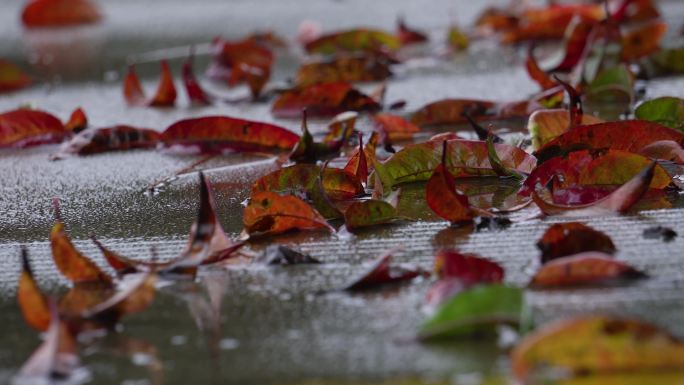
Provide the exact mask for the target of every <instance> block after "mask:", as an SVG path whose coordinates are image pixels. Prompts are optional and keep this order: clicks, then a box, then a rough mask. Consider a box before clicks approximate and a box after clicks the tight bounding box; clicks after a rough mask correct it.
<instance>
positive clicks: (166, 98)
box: [123, 60, 176, 107]
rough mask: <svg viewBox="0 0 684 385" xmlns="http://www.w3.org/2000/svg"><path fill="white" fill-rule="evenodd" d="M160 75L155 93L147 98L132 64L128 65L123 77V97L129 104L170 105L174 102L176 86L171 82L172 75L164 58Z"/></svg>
mask: <svg viewBox="0 0 684 385" xmlns="http://www.w3.org/2000/svg"><path fill="white" fill-rule="evenodd" d="M160 65H161V77H160V79H159V86H158V87H157V92H156V93H155V95H154V96H153V97H152V98H150V99H148V98H147V97H146V96H145V91H144V90H143V88H142V85H140V79H139V78H138V75H137V74H136V72H135V68H133V66H129V67H128V73H127V74H126V77H125V78H124V88H123V93H124V99H126V103H127V104H128V105H129V106H151V107H170V106H173V105H174V103H175V102H176V86H175V85H174V84H173V76H172V75H171V70H170V69H169V64H168V63H167V62H166V60H162V61H161V63H160Z"/></svg>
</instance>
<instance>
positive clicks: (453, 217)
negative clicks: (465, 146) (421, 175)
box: [425, 141, 476, 223]
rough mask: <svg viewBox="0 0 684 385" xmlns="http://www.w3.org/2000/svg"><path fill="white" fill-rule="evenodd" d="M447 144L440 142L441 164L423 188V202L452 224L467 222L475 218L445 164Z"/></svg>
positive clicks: (466, 199)
mask: <svg viewBox="0 0 684 385" xmlns="http://www.w3.org/2000/svg"><path fill="white" fill-rule="evenodd" d="M447 146H448V142H447V141H444V142H442V163H440V164H439V166H437V168H435V170H434V171H433V173H432V176H431V177H430V179H429V180H428V182H427V185H426V186H425V200H426V201H427V204H428V206H429V207H430V209H432V211H434V213H435V214H437V215H439V216H440V217H442V218H444V219H446V220H448V221H449V222H452V223H459V222H469V221H471V220H472V219H473V217H475V216H476V214H475V213H474V212H473V209H472V207H471V206H470V203H469V202H468V197H467V196H466V195H465V194H463V193H462V192H460V191H458V190H457V189H456V182H455V180H454V176H453V175H451V172H449V169H448V167H447V164H446V158H447V157H446V154H447Z"/></svg>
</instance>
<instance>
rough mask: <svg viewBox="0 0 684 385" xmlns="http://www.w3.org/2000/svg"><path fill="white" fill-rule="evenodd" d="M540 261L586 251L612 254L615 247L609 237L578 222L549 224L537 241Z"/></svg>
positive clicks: (544, 261)
mask: <svg viewBox="0 0 684 385" xmlns="http://www.w3.org/2000/svg"><path fill="white" fill-rule="evenodd" d="M537 248H539V250H540V251H541V256H540V258H541V262H542V263H547V262H549V261H552V260H554V259H558V258H561V257H565V256H568V255H573V254H579V253H582V252H586V251H598V252H602V253H606V254H614V253H615V252H616V251H617V249H616V248H615V245H614V244H613V241H612V240H611V239H610V237H609V236H608V235H606V234H604V233H602V232H600V231H597V230H594V229H593V228H591V227H589V226H587V225H584V224H582V223H579V222H567V223H557V224H554V225H551V226H550V227H549V228H548V229H546V231H545V232H544V235H542V237H541V238H540V239H539V241H537Z"/></svg>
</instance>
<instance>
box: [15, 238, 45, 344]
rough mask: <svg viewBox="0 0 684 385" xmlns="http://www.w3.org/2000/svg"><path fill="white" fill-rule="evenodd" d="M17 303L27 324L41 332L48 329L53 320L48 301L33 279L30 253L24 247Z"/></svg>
mask: <svg viewBox="0 0 684 385" xmlns="http://www.w3.org/2000/svg"><path fill="white" fill-rule="evenodd" d="M17 303H18V304H19V308H20V309H21V314H22V315H23V316H24V321H26V324H28V325H29V326H30V327H32V328H34V329H36V330H40V331H45V330H47V329H48V327H49V326H50V319H51V316H50V308H49V306H48V299H47V297H45V294H43V292H42V291H41V290H40V287H38V283H37V282H36V280H35V279H34V277H33V271H32V270H31V264H30V263H29V259H28V251H27V250H26V248H24V247H22V249H21V274H20V275H19V285H18V288H17Z"/></svg>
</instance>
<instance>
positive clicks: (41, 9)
mask: <svg viewBox="0 0 684 385" xmlns="http://www.w3.org/2000/svg"><path fill="white" fill-rule="evenodd" d="M101 18H102V16H101V15H100V11H99V10H98V9H97V6H96V5H95V4H93V2H91V1H90V0H30V2H29V3H28V4H27V5H26V7H25V8H24V10H23V12H22V14H21V20H22V21H23V22H24V25H25V26H27V27H29V28H34V27H62V26H68V25H76V24H89V23H95V22H97V21H99V20H100V19H101Z"/></svg>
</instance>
